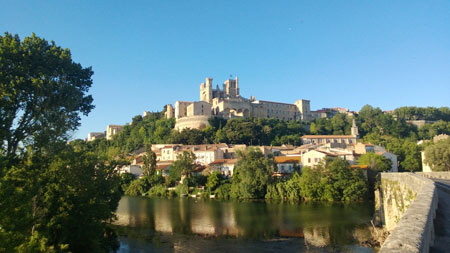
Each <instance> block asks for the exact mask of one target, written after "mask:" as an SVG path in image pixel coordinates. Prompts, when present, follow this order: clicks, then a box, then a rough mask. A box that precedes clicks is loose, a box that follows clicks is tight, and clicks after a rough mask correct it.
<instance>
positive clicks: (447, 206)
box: [375, 172, 450, 252]
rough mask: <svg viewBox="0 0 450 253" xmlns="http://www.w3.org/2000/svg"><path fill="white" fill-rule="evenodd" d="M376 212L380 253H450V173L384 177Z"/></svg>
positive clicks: (386, 174) (377, 198)
mask: <svg viewBox="0 0 450 253" xmlns="http://www.w3.org/2000/svg"><path fill="white" fill-rule="evenodd" d="M375 209H376V210H375V214H376V217H377V222H378V223H379V224H382V225H383V226H384V227H385V228H386V229H387V230H388V231H390V232H391V233H390V235H389V237H388V238H387V239H386V241H385V242H384V243H383V245H382V247H381V249H380V252H450V172H425V173H381V176H380V180H379V185H378V190H377V191H376V192H375Z"/></svg>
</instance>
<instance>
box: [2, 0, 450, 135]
mask: <svg viewBox="0 0 450 253" xmlns="http://www.w3.org/2000/svg"><path fill="white" fill-rule="evenodd" d="M0 4H1V6H2V8H0V31H1V32H2V33H3V32H6V31H7V32H9V33H13V34H19V35H20V37H21V38H24V37H25V36H29V35H30V34H31V33H32V32H34V33H36V34H37V35H38V36H40V37H43V38H45V39H47V40H54V41H55V42H56V44H57V45H59V46H62V47H64V48H69V49H70V50H71V52H72V57H73V59H74V61H76V62H79V63H81V64H82V65H83V66H85V67H88V66H92V68H93V70H94V72H95V74H94V76H93V80H94V85H93V87H92V88H91V90H90V93H91V94H92V95H93V97H94V104H95V106H96V108H95V109H94V110H93V111H92V112H91V114H90V115H89V116H88V117H83V119H82V126H81V127H80V128H79V130H78V131H77V132H76V133H74V138H85V137H86V135H87V133H88V132H95V131H104V130H105V129H106V126H107V125H108V124H125V123H126V122H130V121H131V118H132V117H133V116H135V115H138V114H142V112H143V111H144V110H147V111H159V110H161V109H162V108H163V106H164V105H165V104H168V103H172V104H173V103H174V102H175V101H176V100H184V101H196V100H199V84H200V83H201V82H203V81H204V79H205V77H213V78H214V81H213V82H214V84H222V83H223V81H225V80H226V79H227V78H229V77H230V75H231V76H232V77H233V78H234V77H235V76H238V77H239V81H240V88H241V95H243V96H244V97H249V96H256V98H257V99H263V100H271V101H278V102H285V103H293V102H294V101H295V100H298V99H302V98H303V99H309V100H311V109H313V110H315V109H320V108H322V107H346V108H349V109H351V110H356V111H357V110H359V109H360V108H361V107H362V106H364V105H365V104H370V105H372V106H375V107H380V108H381V109H383V110H392V109H395V108H397V107H400V106H412V105H414V106H435V107H441V106H450V1H443V0H442V1H415V0H408V1H364V0H358V1H275V0H273V1H267V0H260V1H256V0H255V1H242V0H241V1H231V0H228V1H213V0H211V1H197V0H192V1H181V0H180V1H162V0H161V1H156V0H152V1H68V0H54V1H9V0H7V1H5V0H2V1H0Z"/></svg>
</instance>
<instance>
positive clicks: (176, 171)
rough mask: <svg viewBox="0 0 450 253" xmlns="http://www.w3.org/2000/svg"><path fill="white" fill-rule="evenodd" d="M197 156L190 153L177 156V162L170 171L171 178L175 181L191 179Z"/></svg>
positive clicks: (186, 152)
mask: <svg viewBox="0 0 450 253" xmlns="http://www.w3.org/2000/svg"><path fill="white" fill-rule="evenodd" d="M195 159H196V157H195V154H194V153H192V152H188V151H183V153H181V154H178V155H177V160H176V161H175V162H173V164H172V166H171V167H170V170H169V174H170V175H169V176H170V177H171V178H172V179H173V180H176V181H178V180H180V179H182V178H185V177H191V176H192V172H193V171H194V166H195V164H194V161H195Z"/></svg>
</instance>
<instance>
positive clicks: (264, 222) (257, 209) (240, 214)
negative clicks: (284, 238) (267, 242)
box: [233, 202, 280, 239]
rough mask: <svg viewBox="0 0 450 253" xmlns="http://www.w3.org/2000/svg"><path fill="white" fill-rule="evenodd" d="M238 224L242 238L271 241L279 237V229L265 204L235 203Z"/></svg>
mask: <svg viewBox="0 0 450 253" xmlns="http://www.w3.org/2000/svg"><path fill="white" fill-rule="evenodd" d="M233 209H234V212H235V217H236V223H237V226H238V227H239V230H240V231H241V232H242V236H243V237H245V238H249V239H260V238H265V239H269V238H272V237H276V236H279V234H280V233H279V227H278V224H277V223H276V220H274V219H273V218H274V216H273V215H271V214H270V213H269V210H268V209H267V205H266V203H265V202H234V203H233Z"/></svg>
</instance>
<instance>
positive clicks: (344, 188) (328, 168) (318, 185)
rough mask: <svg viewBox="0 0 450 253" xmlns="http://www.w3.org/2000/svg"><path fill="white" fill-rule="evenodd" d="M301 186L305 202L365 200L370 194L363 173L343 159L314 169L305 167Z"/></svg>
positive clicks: (324, 163)
mask: <svg viewBox="0 0 450 253" xmlns="http://www.w3.org/2000/svg"><path fill="white" fill-rule="evenodd" d="M299 184H300V189H301V196H302V197H303V198H304V199H305V200H326V201H355V200H363V199H365V198H366V197H367V196H366V195H367V192H368V189H367V183H366V180H365V179H364V176H363V174H362V172H361V171H360V170H359V169H352V168H351V167H350V165H349V164H348V163H347V161H344V160H341V159H335V160H326V161H325V162H323V163H322V164H320V165H319V166H316V167H314V168H308V167H304V168H303V171H302V176H301V177H300V179H299Z"/></svg>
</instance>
